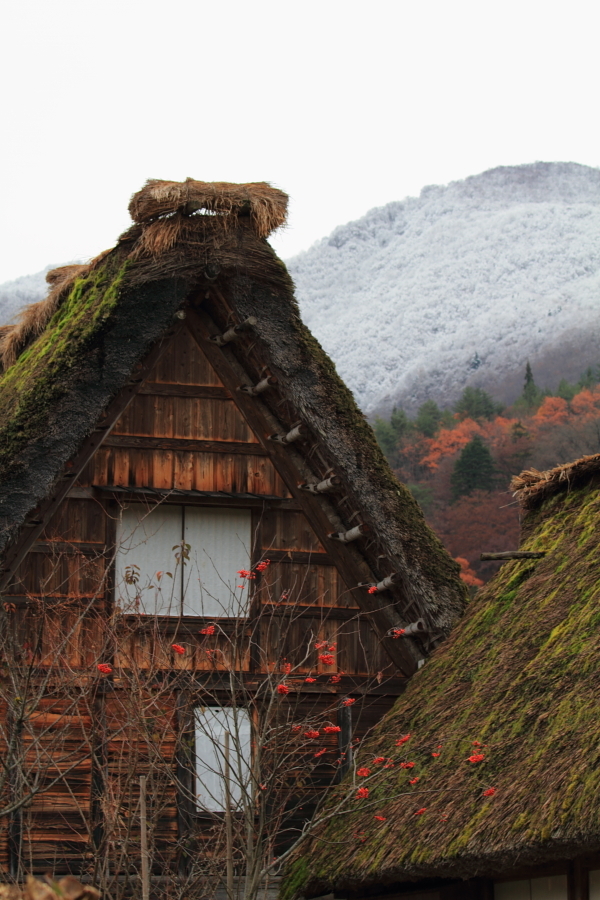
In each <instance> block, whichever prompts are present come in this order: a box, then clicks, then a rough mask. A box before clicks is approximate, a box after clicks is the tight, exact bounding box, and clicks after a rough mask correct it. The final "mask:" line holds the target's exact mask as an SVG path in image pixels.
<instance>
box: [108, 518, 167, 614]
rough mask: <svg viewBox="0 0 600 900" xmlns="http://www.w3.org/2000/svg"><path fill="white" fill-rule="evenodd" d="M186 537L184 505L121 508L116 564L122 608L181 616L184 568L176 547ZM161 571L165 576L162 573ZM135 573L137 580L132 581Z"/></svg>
mask: <svg viewBox="0 0 600 900" xmlns="http://www.w3.org/2000/svg"><path fill="white" fill-rule="evenodd" d="M182 538H183V519H182V508H181V506H167V505H166V504H161V505H159V506H156V507H153V508H151V509H150V510H149V509H148V507H147V506H143V505H142V504H139V503H135V504H132V505H131V506H128V507H127V508H126V509H123V510H121V514H120V517H119V521H118V525H117V556H116V565H115V594H116V600H117V603H118V605H119V606H120V607H121V609H123V610H124V611H125V612H131V613H136V612H138V613H142V614H146V615H161V616H178V615H180V612H181V582H182V578H181V567H180V566H178V565H177V560H176V558H175V552H176V551H175V550H173V547H174V546H175V545H177V544H179V545H181V541H182ZM134 566H137V567H138V568H137V569H135V568H133V567H134ZM160 572H162V575H158V573H160ZM167 572H170V573H171V576H172V577H170V576H169V575H167V574H166V573H167ZM132 576H133V577H134V578H136V579H137V581H136V583H131V579H132ZM128 581H129V583H128Z"/></svg>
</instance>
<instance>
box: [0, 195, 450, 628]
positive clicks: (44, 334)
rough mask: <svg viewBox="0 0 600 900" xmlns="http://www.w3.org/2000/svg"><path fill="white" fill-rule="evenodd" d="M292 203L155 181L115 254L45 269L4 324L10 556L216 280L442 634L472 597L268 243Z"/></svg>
mask: <svg viewBox="0 0 600 900" xmlns="http://www.w3.org/2000/svg"><path fill="white" fill-rule="evenodd" d="M286 205H287V197H286V196H285V194H283V193H282V192H281V191H278V190H276V189H274V188H271V187H269V185H267V184H263V183H261V184H250V185H227V184H221V183H216V184H207V183H205V182H196V181H192V180H190V179H188V180H187V181H186V182H183V183H181V184H178V183H176V182H159V181H151V182H148V183H147V184H146V186H145V187H144V188H143V189H142V190H141V191H140V192H139V193H138V194H136V195H135V196H134V197H133V198H132V201H131V205H130V209H131V210H132V214H133V215H134V217H135V219H136V222H135V224H134V225H132V227H131V228H130V229H129V230H128V231H127V232H125V234H123V235H122V236H121V238H120V240H119V242H118V244H117V246H116V247H115V248H114V249H113V250H110V251H106V252H105V253H103V254H101V255H100V256H98V257H97V258H96V259H95V260H93V261H92V262H91V263H89V264H88V265H85V266H67V267H63V268H62V269H60V270H56V271H55V272H53V273H50V278H49V284H50V288H51V290H50V294H49V296H48V298H47V299H46V300H44V301H42V302H41V303H38V304H34V305H33V306H31V307H28V308H27V309H26V310H25V311H24V313H23V315H22V316H21V318H20V320H19V321H18V322H17V323H16V324H15V325H13V326H5V327H4V328H3V329H0V358H1V359H2V361H3V367H4V374H3V375H2V376H1V377H0V550H2V549H3V548H4V547H6V545H7V544H9V543H10V542H11V541H12V540H13V539H14V538H15V537H16V536H17V535H18V533H19V530H20V528H21V527H22V526H23V524H24V523H25V522H26V520H27V518H28V516H29V517H32V516H33V518H35V508H36V506H37V505H38V504H39V503H40V502H41V501H42V500H44V499H45V498H46V497H47V496H48V495H49V494H51V492H52V490H53V487H54V485H55V484H56V483H57V479H59V478H60V477H61V475H62V473H63V471H64V469H65V465H66V464H67V462H68V461H69V460H70V459H71V458H72V457H73V456H74V455H75V454H76V452H77V451H78V449H79V447H80V446H81V445H82V442H83V441H84V440H85V438H86V437H87V436H88V435H89V434H90V433H91V432H92V431H93V430H94V428H95V427H96V425H97V423H98V420H99V419H100V418H101V416H102V414H103V412H104V410H105V409H106V407H107V405H108V404H109V402H110V401H111V400H112V399H113V398H114V397H115V396H116V395H117V394H118V392H119V391H120V390H121V389H122V388H123V387H124V386H125V385H127V384H128V382H131V381H132V380H133V382H135V381H136V376H135V372H136V367H137V366H139V364H140V363H141V361H142V360H143V359H144V357H145V356H146V355H147V353H148V351H149V350H150V348H151V347H152V346H153V345H154V344H155V343H156V342H157V341H158V340H160V339H161V338H162V337H163V336H164V334H165V333H166V332H167V331H168V330H169V328H170V327H171V326H172V324H173V321H174V319H173V317H174V315H175V313H176V312H177V310H178V309H179V308H180V307H182V306H185V304H186V303H191V304H192V305H194V304H195V305H200V304H202V303H204V302H205V298H210V297H211V291H213V289H214V290H215V291H216V292H217V295H219V292H221V294H220V295H219V296H222V297H225V298H226V302H225V303H223V304H221V306H222V308H220V307H219V301H216V303H217V306H216V308H215V306H214V304H213V306H212V307H211V312H212V314H213V315H214V317H215V319H216V320H217V326H218V327H222V328H225V327H228V326H229V325H230V324H231V321H243V320H244V319H246V318H248V317H249V316H253V317H255V318H256V320H257V324H256V326H255V338H256V340H257V341H258V345H259V346H260V357H261V365H262V366H264V365H267V366H269V367H270V370H271V371H272V372H273V373H274V374H276V375H277V377H278V384H279V386H280V388H281V392H282V393H283V395H284V398H285V401H286V402H287V404H288V405H289V408H290V411H291V412H292V413H293V415H295V416H297V417H298V418H299V419H301V420H302V421H303V422H304V423H305V424H306V425H308V427H309V428H310V431H311V433H312V435H313V439H315V440H317V441H318V442H319V444H320V447H321V452H322V453H324V454H326V455H327V456H328V457H329V459H330V461H331V465H333V466H335V468H336V471H337V472H338V473H339V474H340V475H341V476H342V478H343V480H344V487H345V491H346V495H347V496H348V497H351V499H352V501H353V502H354V501H355V502H356V504H357V508H358V509H360V512H361V518H362V520H363V521H366V522H368V523H369V524H370V525H371V526H372V528H373V531H374V533H375V534H376V536H377V541H376V542H372V545H373V546H372V548H371V551H370V552H371V556H372V557H373V561H375V560H376V554H377V553H380V552H381V551H382V550H383V551H384V552H385V553H386V554H388V556H389V559H390V560H391V561H392V563H393V564H394V565H396V566H397V567H398V571H400V572H401V573H402V574H403V579H404V581H403V584H402V585H401V591H402V596H403V600H404V607H403V608H404V609H408V608H411V613H410V615H411V616H412V617H413V618H418V617H420V616H421V617H424V618H425V619H426V621H427V622H428V624H429V626H430V631H431V632H432V633H437V634H438V635H439V634H443V633H446V632H448V631H449V629H450V627H451V625H452V623H453V622H454V621H455V620H456V618H457V616H458V615H459V614H460V613H461V611H462V609H463V605H464V597H465V592H464V586H463V585H462V584H461V582H460V581H459V580H458V565H457V564H456V563H455V562H454V561H453V560H452V559H451V558H450V557H449V555H448V554H447V553H446V551H445V550H444V548H443V547H442V545H441V544H440V542H439V540H438V539H437V538H436V537H435V535H434V534H433V533H432V532H431V531H430V529H429V528H428V527H427V525H426V524H425V520H424V518H423V515H422V513H421V511H420V509H419V507H418V505H417V504H416V503H415V501H414V500H413V498H412V496H411V495H410V492H409V491H408V490H407V489H406V488H405V487H404V486H403V485H401V484H399V482H398V481H397V480H396V479H395V477H394V475H393V474H392V472H391V470H390V468H389V466H388V464H387V462H386V460H385V458H384V456H383V454H382V452H381V450H380V449H379V447H378V445H377V442H376V440H375V437H374V434H373V431H372V429H371V428H370V426H369V425H368V423H367V422H366V420H365V418H364V416H363V414H362V413H361V412H360V410H359V409H358V407H357V405H356V403H355V401H354V398H353V396H352V394H351V392H350V391H349V390H348V388H347V387H346V385H345V384H344V383H343V382H342V380H341V379H340V378H339V376H338V374H337V372H336V371H335V366H334V365H333V363H332V362H331V360H330V359H329V357H328V356H327V355H326V353H325V352H324V351H323V349H322V348H321V346H320V345H319V343H318V342H317V341H316V340H315V338H314V337H313V335H312V334H311V333H310V331H309V330H308V329H307V328H306V326H305V325H304V324H303V322H302V321H301V318H300V313H299V310H298V306H297V303H296V300H295V298H294V293H293V284H292V281H291V279H290V277H289V274H288V272H287V270H286V268H285V266H284V264H283V263H282V262H281V260H279V259H278V258H277V256H276V255H275V253H274V252H273V250H272V248H271V247H270V246H269V244H268V243H267V241H266V240H265V235H266V234H267V233H269V231H271V230H272V229H273V228H275V227H278V226H279V225H281V224H282V223H283V222H284V219H285V211H286ZM206 302H209V301H206ZM232 317H233V318H232ZM232 352H234V353H237V352H241V351H238V350H237V349H236V348H235V347H233V348H232ZM240 362H241V364H242V365H245V364H246V362H245V359H244V358H240ZM255 374H257V373H255ZM262 402H264V403H265V404H269V402H271V401H270V399H269V397H268V396H266V397H265V399H264V401H262ZM278 412H279V410H278V407H276V406H274V407H273V409H272V414H273V416H274V417H275V418H277V415H278ZM375 571H376V569H375ZM387 602H389V600H388V601H387Z"/></svg>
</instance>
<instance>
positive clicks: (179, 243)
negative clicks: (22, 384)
mask: <svg viewBox="0 0 600 900" xmlns="http://www.w3.org/2000/svg"><path fill="white" fill-rule="evenodd" d="M287 206H288V197H287V194H285V193H284V192H283V191H280V190H279V189H278V188H274V187H271V186H270V185H269V184H267V183H266V182H255V183H249V184H229V183H227V182H206V181H195V180H194V179H192V178H188V179H186V181H183V182H177V181H161V180H158V179H150V180H149V181H147V182H146V184H145V185H144V187H143V188H142V189H141V190H140V191H138V192H137V193H136V194H134V195H133V197H132V198H131V201H130V203H129V212H130V214H131V218H132V219H133V221H134V225H133V226H132V227H131V228H130V229H129V230H128V231H126V232H125V233H124V234H123V235H121V237H120V238H119V244H120V245H122V246H123V247H124V249H126V250H127V255H128V258H129V259H130V260H132V261H134V260H135V261H139V262H141V261H143V260H152V261H153V262H155V263H158V264H159V265H160V263H161V257H162V258H164V257H165V255H167V254H169V253H172V252H173V251H174V250H175V248H177V247H187V248H189V249H192V250H193V251H194V252H195V254H196V255H201V254H204V255H205V256H206V261H207V270H208V271H207V277H208V278H209V280H211V279H213V278H214V277H215V275H214V271H216V272H217V274H218V271H219V266H218V264H217V263H216V262H215V261H214V260H213V261H212V262H209V255H211V253H213V251H215V250H217V251H218V250H224V251H225V261H226V262H230V263H232V262H235V255H236V250H237V252H238V253H239V248H235V246H230V247H227V248H225V247H224V245H225V244H227V243H229V244H231V237H230V235H231V232H233V231H235V229H236V228H238V227H239V226H240V224H242V223H247V225H248V226H249V227H250V228H251V230H252V232H253V233H254V234H255V235H256V236H257V237H259V238H262V239H266V238H267V237H268V236H269V235H270V234H272V232H273V231H275V230H276V229H277V228H281V227H282V226H283V225H285V223H286V217H287ZM228 238H229V241H228ZM109 252H110V251H109V250H106V251H104V252H103V253H101V254H100V255H99V256H97V257H95V258H94V259H93V260H91V262H89V263H87V264H83V265H68V266H61V267H60V268H57V269H53V270H52V271H51V272H48V274H47V275H46V281H47V282H48V284H49V285H50V292H49V294H48V296H47V297H46V298H45V299H44V300H40V301H38V302H37V303H31V304H29V305H28V306H26V307H25V308H24V309H23V310H22V311H21V312H20V313H19V314H18V317H17V321H16V322H15V323H12V324H8V325H3V326H1V327H0V365H1V366H2V369H3V370H4V371H6V369H8V368H10V366H12V365H13V364H14V363H15V362H16V360H17V359H18V358H19V356H20V355H21V354H22V353H23V351H24V350H25V349H26V348H27V347H28V346H29V345H30V344H31V342H32V341H34V340H35V338H36V337H38V336H39V335H40V334H41V333H42V332H43V331H44V329H45V328H46V326H47V325H48V323H49V322H50V320H51V319H52V317H53V316H54V314H55V313H56V311H57V310H58V309H59V307H60V306H61V304H62V302H63V301H64V299H65V298H66V296H67V295H68V293H69V292H70V290H71V289H72V288H73V286H74V285H75V283H76V281H77V279H78V278H84V277H85V276H86V275H88V274H90V273H91V272H93V271H94V270H95V269H96V268H97V267H98V265H99V264H100V263H101V262H102V261H103V260H104V258H105V257H106V255H107V253H109ZM213 255H214V253H213ZM162 261H163V262H166V260H164V259H163V260H162ZM173 262H174V265H173V268H174V270H175V271H176V270H177V264H176V263H177V261H173ZM165 274H171V273H170V272H169V273H165ZM151 277H156V273H155V272H152V271H148V270H144V271H142V272H141V273H140V275H139V277H138V278H137V279H136V280H137V281H138V282H141V283H143V282H144V280H146V278H151Z"/></svg>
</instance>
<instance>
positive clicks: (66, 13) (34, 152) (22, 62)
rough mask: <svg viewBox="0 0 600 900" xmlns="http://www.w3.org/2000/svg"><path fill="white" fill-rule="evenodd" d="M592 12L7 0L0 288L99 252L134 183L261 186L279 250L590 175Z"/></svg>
mask: <svg viewBox="0 0 600 900" xmlns="http://www.w3.org/2000/svg"><path fill="white" fill-rule="evenodd" d="M599 20H600V5H599V4H598V3H597V2H596V0H585V2H582V0H569V2H567V0H563V2H560V3H558V2H556V0H554V2H552V0H518V2H515V0H502V2H497V0H488V2H486V0H476V2H471V0H454V2H448V0H442V2H438V0H410V2H406V0H396V2H389V0H368V2H367V0H362V2H356V0H343V2H342V0H301V2H299V0H276V2H272V0H211V2H206V0H168V2H160V3H159V2H156V0H102V2H98V0H53V2H52V3H49V2H48V0H18V2H17V0H12V2H10V3H8V2H7V3H5V4H4V5H3V12H2V13H1V14H0V34H1V38H0V40H1V52H0V68H1V80H0V84H1V85H2V88H1V90H2V103H1V106H0V121H1V122H2V125H3V128H2V138H1V140H0V156H1V162H2V165H1V167H0V172H1V178H2V191H1V196H2V206H3V210H2V212H3V214H2V217H1V220H0V222H1V228H2V235H1V241H0V246H1V248H2V251H1V254H0V282H2V281H5V280H6V279H10V278H14V277H16V276H18V275H22V274H26V273H30V272H34V271H37V270H39V269H41V268H42V267H43V266H44V265H46V264H48V263H61V262H63V261H66V260H69V259H73V258H85V257H89V256H93V255H95V254H96V253H97V252H99V251H100V250H102V249H104V248H106V247H108V246H111V245H112V244H113V243H114V241H115V239H116V238H117V236H118V235H119V233H120V232H121V231H122V230H123V229H124V228H125V227H126V226H127V224H128V214H127V203H128V200H129V197H130V195H131V194H132V193H133V192H134V191H135V190H137V189H139V188H140V187H141V185H142V184H143V183H144V181H145V180H146V178H149V177H154V178H167V179H183V178H185V177H186V176H188V175H190V176H192V177H194V178H198V179H202V180H207V181H211V180H224V181H259V180H266V181H271V182H272V183H274V184H275V185H277V186H278V187H281V188H283V189H284V190H285V191H287V192H288V193H289V194H290V195H291V199H292V202H291V215H290V225H289V227H288V228H287V230H286V231H285V232H284V233H283V234H282V235H280V236H278V237H276V238H275V240H274V243H275V246H276V248H277V249H278V251H279V253H280V254H281V255H282V256H283V257H289V256H291V255H293V254H295V253H296V252H297V251H299V250H302V249H305V248H306V247H308V246H310V244H311V243H313V241H315V240H316V239H318V238H319V237H322V236H323V235H325V234H328V233H329V232H330V231H331V230H332V229H333V228H334V227H335V226H336V225H339V224H342V223H344V222H347V221H349V220H351V219H354V218H357V217H358V216H360V215H362V214H363V213H365V212H366V211H367V210H368V209H370V208H372V207H373V206H379V205H381V204H384V203H387V202H389V201H391V200H398V199H402V198H403V197H405V196H406V195H407V194H413V195H414V194H417V193H418V192H419V191H420V189H421V188H422V187H423V186H424V185H426V184H443V183H446V182H448V181H452V180H454V179H457V178H464V177H466V176H467V175H473V174H476V173H477V172H481V171H483V170H485V169H488V168H490V167H492V166H497V165H512V164H518V163H525V162H533V161H535V160H553V161H554V160H567V161H575V162H580V163H586V164H588V165H592V166H597V165H599V164H600V141H599V138H600V124H599V122H600V115H599V92H598V88H599V68H600V66H599V60H598V32H599V25H600V21H599Z"/></svg>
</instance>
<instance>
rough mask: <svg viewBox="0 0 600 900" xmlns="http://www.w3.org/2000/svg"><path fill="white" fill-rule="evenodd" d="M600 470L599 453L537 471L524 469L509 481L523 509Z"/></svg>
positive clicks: (529, 507)
mask: <svg viewBox="0 0 600 900" xmlns="http://www.w3.org/2000/svg"><path fill="white" fill-rule="evenodd" d="M599 471H600V453H594V454H593V455H592V456H582V457H581V458H580V459H577V460H575V462H572V463H568V464H567V465H563V466H555V468H554V469H547V470H546V471H545V472H539V471H538V470H537V469H526V470H525V471H524V472H521V474H520V475H515V476H514V478H513V479H512V481H511V483H510V489H511V490H512V491H513V496H514V497H516V498H517V499H518V501H519V503H520V504H521V506H522V507H523V508H524V509H532V508H533V507H534V506H537V505H538V504H539V503H541V502H542V501H543V500H545V499H546V497H549V496H551V495H552V494H556V493H557V492H558V491H560V490H563V489H565V488H566V489H569V488H571V487H574V486H575V485H576V484H579V483H580V482H581V481H583V480H585V479H589V478H590V477H591V476H593V475H595V474H597V473H598V472H599Z"/></svg>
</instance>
